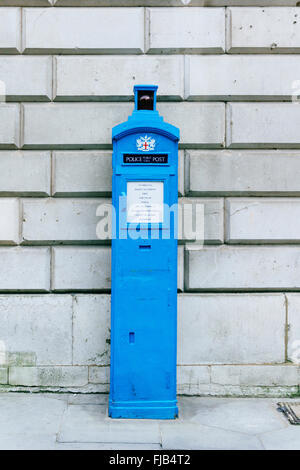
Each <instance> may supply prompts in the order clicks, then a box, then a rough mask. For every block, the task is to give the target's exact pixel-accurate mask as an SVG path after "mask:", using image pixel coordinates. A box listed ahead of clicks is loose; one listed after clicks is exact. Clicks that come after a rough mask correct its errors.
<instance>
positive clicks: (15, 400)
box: [0, 394, 67, 450]
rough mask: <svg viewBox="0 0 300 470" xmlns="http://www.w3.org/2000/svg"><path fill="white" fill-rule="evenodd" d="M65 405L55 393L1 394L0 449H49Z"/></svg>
mask: <svg viewBox="0 0 300 470" xmlns="http://www.w3.org/2000/svg"><path fill="white" fill-rule="evenodd" d="M66 407H67V403H66V402H65V401H63V400H60V399H56V398H55V396H54V397H53V398H48V397H44V396H43V395H29V394H1V395H0V449H12V450H23V449H36V450H38V449H50V448H52V447H53V446H54V444H55V441H56V434H57V432H58V429H59V425H60V422H61V418H62V415H63V412H64V411H65V409H66Z"/></svg>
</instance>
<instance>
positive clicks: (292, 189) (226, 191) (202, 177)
mask: <svg viewBox="0 0 300 470" xmlns="http://www.w3.org/2000/svg"><path fill="white" fill-rule="evenodd" d="M186 153H187V155H186V161H187V165H186V179H187V181H188V184H187V188H186V193H187V194H190V195H191V196H201V195H205V196H209V195H211V196H216V195H224V196H242V195H244V196H247V195H258V196H275V195H300V159H299V152H298V151H297V150H188V151H186ZM283 168H284V171H283Z"/></svg>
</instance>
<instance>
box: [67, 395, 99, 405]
mask: <svg viewBox="0 0 300 470" xmlns="http://www.w3.org/2000/svg"><path fill="white" fill-rule="evenodd" d="M68 404H69V405H107V404H108V395H107V394H105V393H103V394H99V393H93V394H74V395H69V396H68Z"/></svg>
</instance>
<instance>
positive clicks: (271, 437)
mask: <svg viewBox="0 0 300 470" xmlns="http://www.w3.org/2000/svg"><path fill="white" fill-rule="evenodd" d="M259 437H260V440H261V442H262V444H263V446H264V448H265V449H266V450H300V426H295V425H292V424H290V425H289V426H288V427H287V428H286V429H280V430H279V431H273V432H268V433H266V434H263V435H261V436H259Z"/></svg>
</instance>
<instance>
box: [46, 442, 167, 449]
mask: <svg viewBox="0 0 300 470" xmlns="http://www.w3.org/2000/svg"><path fill="white" fill-rule="evenodd" d="M54 449H55V450H162V448H161V446H160V445H158V444H130V446H129V445H128V444H97V443H84V444H83V443H82V442H81V443H80V442H79V443H74V444H68V443H67V444H61V443H57V444H56V445H55V446H54Z"/></svg>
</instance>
